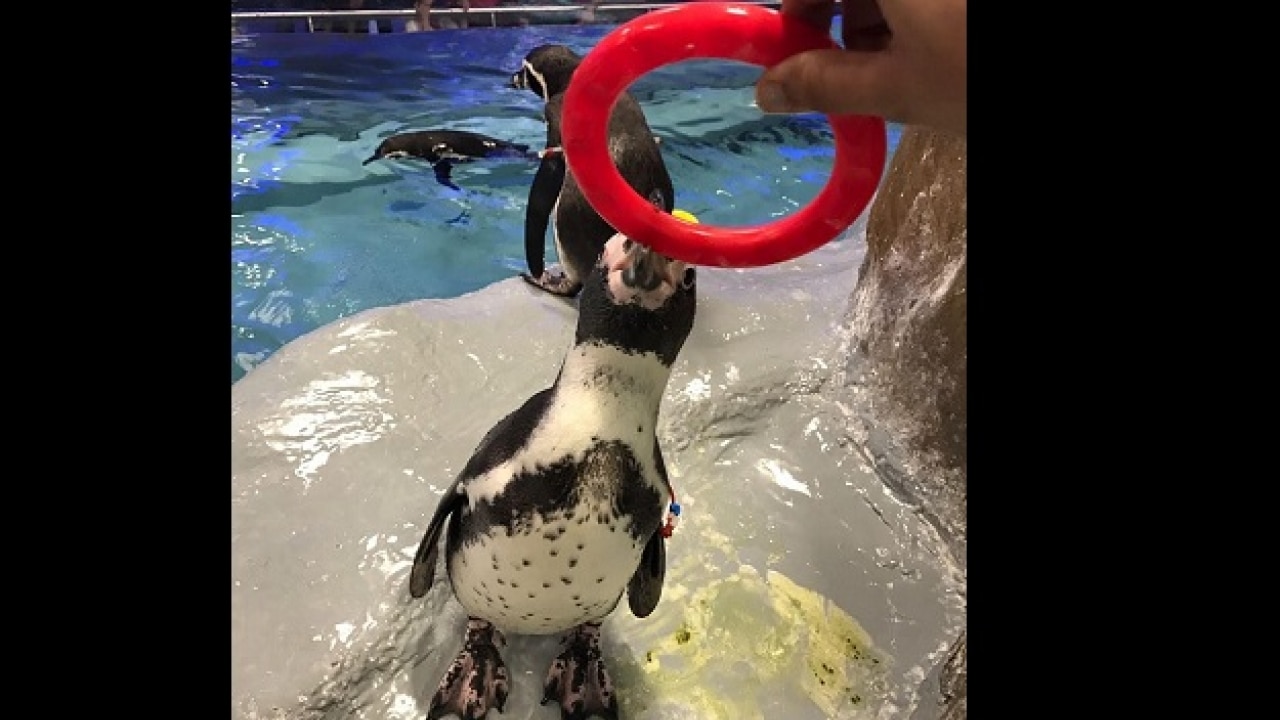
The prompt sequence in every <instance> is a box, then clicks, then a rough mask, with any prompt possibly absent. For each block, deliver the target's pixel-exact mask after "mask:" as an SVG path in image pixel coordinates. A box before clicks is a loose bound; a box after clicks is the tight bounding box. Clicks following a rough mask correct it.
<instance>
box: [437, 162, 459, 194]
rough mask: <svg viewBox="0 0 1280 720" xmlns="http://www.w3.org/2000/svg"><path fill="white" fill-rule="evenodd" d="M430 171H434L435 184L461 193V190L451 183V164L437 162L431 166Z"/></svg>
mask: <svg viewBox="0 0 1280 720" xmlns="http://www.w3.org/2000/svg"><path fill="white" fill-rule="evenodd" d="M431 169H432V170H435V171H436V182H438V183H440V184H441V185H443V186H445V187H447V188H450V189H452V190H457V191H458V192H462V188H460V187H458V186H457V185H455V184H454V183H453V177H452V172H453V163H451V162H449V161H448V160H437V161H436V164H435V165H432V166H431Z"/></svg>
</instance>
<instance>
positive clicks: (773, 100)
mask: <svg viewBox="0 0 1280 720" xmlns="http://www.w3.org/2000/svg"><path fill="white" fill-rule="evenodd" d="M756 106H757V107H759V108H760V109H761V110H763V111H765V112H772V113H785V112H791V101H790V100H788V99H787V93H786V91H785V90H783V89H782V85H781V84H779V83H776V82H765V83H761V84H760V86H759V87H757V88H756Z"/></svg>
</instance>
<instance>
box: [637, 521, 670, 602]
mask: <svg viewBox="0 0 1280 720" xmlns="http://www.w3.org/2000/svg"><path fill="white" fill-rule="evenodd" d="M666 575H667V540H666V538H664V537H663V536H662V530H658V531H657V532H655V533H654V534H653V535H652V536H650V537H649V542H648V543H647V544H646V545H645V546H644V551H643V552H642V553H641V554H640V565H639V567H637V568H636V572H635V574H634V575H632V576H631V581H630V582H628V583H627V605H628V606H630V608H631V614H632V615H635V616H636V617H638V618H643V617H648V616H649V613H651V612H653V609H654V608H656V607H658V598H660V597H662V581H663V579H664V578H665V577H666Z"/></svg>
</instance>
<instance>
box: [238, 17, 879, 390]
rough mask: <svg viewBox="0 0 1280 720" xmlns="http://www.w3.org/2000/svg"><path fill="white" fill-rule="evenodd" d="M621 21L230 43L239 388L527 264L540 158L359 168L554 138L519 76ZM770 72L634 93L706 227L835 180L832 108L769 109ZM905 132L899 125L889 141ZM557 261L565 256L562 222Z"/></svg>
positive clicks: (668, 72) (712, 64)
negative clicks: (430, 150)
mask: <svg viewBox="0 0 1280 720" xmlns="http://www.w3.org/2000/svg"><path fill="white" fill-rule="evenodd" d="M613 27H614V26H610V25H584V26H563V25H560V26H547V27H536V26H531V27H523V28H479V29H475V28H473V29H470V30H442V31H438V32H430V33H410V34H389V35H333V34H314V35H309V34H278V35H265V34H264V35H257V36H249V37H238V38H233V39H232V44H231V381H232V382H235V381H236V380H238V379H239V378H240V377H242V376H243V375H244V374H245V373H246V372H247V371H249V370H250V369H251V368H252V367H254V366H255V365H257V364H258V363H261V362H262V361H263V360H265V359H266V358H267V357H269V356H270V355H271V353H273V352H275V350H277V349H278V348H280V347H281V346H282V345H284V344H285V343H287V342H289V341H290V340H292V339H293V338H296V337H298V336H300V335H303V334H305V333H307V332H308V331H310V330H313V329H315V328H318V327H320V326H321V325H324V324H327V323H329V322H331V321H333V320H337V319H339V318H342V317H346V316H348V315H351V314H353V313H356V312H359V311H361V310H365V309H368V308H372V307H378V306H383V305H391V304H396V303H401V302H405V301H409V300H415V299H419V298H443V297H455V296H458V295H461V294H465V293H468V292H472V291H474V290H478V289H480V288H482V287H484V286H486V285H489V284H491V283H493V282H496V281H499V280H503V279H506V278H510V277H512V276H514V275H516V274H517V273H519V272H520V271H522V270H524V269H525V262H524V240H523V226H524V207H525V199H526V196H527V193H528V188H529V184H530V183H531V182H532V179H533V174H534V171H535V169H536V167H535V165H534V164H533V163H531V162H528V161H522V160H513V161H510V160H509V161H486V162H481V163H472V164H469V165H462V166H459V167H456V168H455V170H454V174H453V178H454V182H455V183H456V184H457V185H458V186H459V187H461V191H460V192H459V191H455V190H452V189H450V188H447V187H444V186H442V185H440V184H438V183H437V182H436V181H435V178H434V176H433V174H432V173H431V171H430V169H429V168H427V167H425V166H423V165H420V164H414V163H411V162H407V161H383V162H377V163H372V164H370V165H368V166H361V164H360V163H361V161H362V160H364V159H365V158H366V157H368V156H369V155H370V154H371V152H372V151H373V149H374V147H375V146H376V145H377V144H378V142H379V141H380V140H382V139H383V138H385V137H387V136H389V135H392V134H395V133H398V132H404V131H408V130H422V129H428V128H453V129H461V130H473V131H478V132H483V133H485V134H488V135H493V136H495V137H500V138H504V139H508V140H512V141H514V142H522V143H527V144H529V145H530V146H531V147H534V148H540V147H542V146H543V144H544V142H545V126H544V125H543V123H542V122H541V121H540V120H539V118H540V117H541V104H542V103H541V100H540V99H539V98H538V97H536V96H534V95H533V94H532V93H530V92H528V91H523V90H515V89H510V88H507V87H506V86H505V85H506V82H507V81H508V79H509V78H510V76H511V74H512V73H513V72H514V71H515V70H517V69H518V68H519V67H520V60H521V59H522V58H523V57H524V55H525V54H526V53H527V52H528V51H529V50H530V49H532V48H533V47H535V46H537V45H540V44H543V43H561V44H564V45H568V46H569V47H571V48H573V49H575V50H576V51H578V52H579V53H586V52H587V51H589V50H590V49H591V48H592V47H593V46H594V45H595V43H596V42H598V41H599V40H600V38H602V37H603V36H604V35H605V34H607V33H608V32H609V31H610V30H612V29H613ZM836 32H837V33H838V28H837V31H836ZM759 74H760V70H759V68H756V67H754V66H751V65H746V64H742V63H734V62H728V61H710V60H705V61H691V62H685V63H681V64H679V65H673V66H668V67H665V68H660V69H659V70H657V71H655V72H653V73H650V74H649V75H647V76H645V77H643V78H640V79H639V80H638V81H637V82H636V83H635V84H634V85H633V86H632V88H631V91H632V93H633V94H634V95H635V96H636V97H637V99H638V100H639V101H640V102H641V104H642V106H643V107H644V109H645V112H646V114H647V116H648V118H649V123H650V125H651V126H652V127H653V130H654V132H655V134H657V135H658V136H660V137H661V138H662V143H663V144H662V152H663V156H664V158H665V160H666V162H667V165H668V169H669V170H670V172H671V175H672V178H673V180H674V182H675V187H676V207H678V208H682V209H685V210H688V211H690V212H692V213H694V214H695V215H697V216H698V218H699V219H700V220H702V221H703V222H707V223H711V224H715V225H750V224H758V223H762V222H766V221H768V220H770V219H773V218H776V217H778V216H781V215H786V214H790V213H792V212H794V211H796V210H797V209H799V208H800V207H802V206H803V205H804V204H806V203H808V202H809V201H810V200H811V199H812V198H813V197H814V196H815V195H816V194H817V193H818V191H819V190H820V189H821V188H822V186H823V184H824V183H825V182H826V180H827V177H828V176H829V174H830V168H831V165H832V162H833V160H834V149H833V145H832V135H831V130H830V127H829V126H828V124H827V122H826V119H825V118H824V117H823V116H821V115H807V116H768V115H764V114H762V113H761V112H760V111H759V110H758V109H756V108H755V107H754V105H753V104H752V87H753V85H754V82H755V80H756V78H757V77H758V76H759ZM899 130H900V129H899V128H898V127H897V126H894V125H890V126H889V149H890V151H891V152H892V150H893V149H894V148H895V147H896V146H897V140H898V133H899ZM836 242H840V240H837V241H836ZM545 257H546V259H547V262H548V264H550V263H554V262H555V261H556V258H555V248H554V245H553V243H552V240H551V237H550V233H549V232H548V237H547V249H546V254H545Z"/></svg>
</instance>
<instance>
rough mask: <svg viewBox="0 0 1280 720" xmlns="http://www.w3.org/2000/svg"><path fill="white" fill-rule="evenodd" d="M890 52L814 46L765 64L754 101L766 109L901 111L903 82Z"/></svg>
mask: <svg viewBox="0 0 1280 720" xmlns="http://www.w3.org/2000/svg"><path fill="white" fill-rule="evenodd" d="M892 69H893V65H892V56H891V55H890V54H889V53H887V52H872V53H864V52H850V51H847V50H810V51H808V52H803V53H799V54H797V55H794V56H792V57H790V58H787V59H786V60H784V61H782V62H780V63H778V64H777V65H775V66H773V67H772V68H770V69H768V70H766V71H765V72H764V74H763V75H761V76H760V80H759V81H758V82H757V83H756V105H758V106H759V107H760V109H761V110H763V111H765V112H778V113H787V112H809V111H816V112H821V113H826V114H836V115H844V114H858V115H879V116H881V117H885V118H888V119H891V120H893V119H896V118H898V117H899V116H900V114H901V113H900V108H899V104H900V102H901V101H900V99H899V98H900V97H901V95H902V92H903V88H902V87H900V86H899V87H895V85H898V84H897V83H895V82H894V79H893V73H892Z"/></svg>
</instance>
